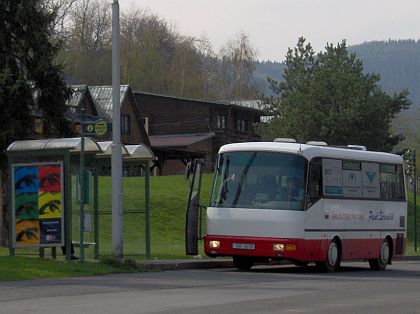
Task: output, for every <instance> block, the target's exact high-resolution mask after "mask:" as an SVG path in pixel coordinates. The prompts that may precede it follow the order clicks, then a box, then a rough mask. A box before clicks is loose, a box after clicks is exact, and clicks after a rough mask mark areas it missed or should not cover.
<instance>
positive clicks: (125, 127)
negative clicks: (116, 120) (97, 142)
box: [121, 114, 130, 134]
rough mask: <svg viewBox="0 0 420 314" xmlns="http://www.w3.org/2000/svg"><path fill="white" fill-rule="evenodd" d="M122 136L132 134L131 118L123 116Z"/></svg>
mask: <svg viewBox="0 0 420 314" xmlns="http://www.w3.org/2000/svg"><path fill="white" fill-rule="evenodd" d="M121 134H130V116H129V115H126V114H122V115H121Z"/></svg>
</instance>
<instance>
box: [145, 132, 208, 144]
mask: <svg viewBox="0 0 420 314" xmlns="http://www.w3.org/2000/svg"><path fill="white" fill-rule="evenodd" d="M215 135H216V134H215V133H213V132H212V133H199V134H170V135H155V136H149V140H150V145H151V146H153V147H183V146H190V145H193V144H196V143H199V142H202V141H205V140H207V139H209V138H212V137H213V136H215Z"/></svg>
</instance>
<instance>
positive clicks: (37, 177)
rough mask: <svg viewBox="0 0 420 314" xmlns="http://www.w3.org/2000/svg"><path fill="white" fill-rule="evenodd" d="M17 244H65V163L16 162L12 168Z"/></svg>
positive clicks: (15, 240)
mask: <svg viewBox="0 0 420 314" xmlns="http://www.w3.org/2000/svg"><path fill="white" fill-rule="evenodd" d="M12 182H13V184H12V189H13V190H12V196H13V198H12V205H13V213H12V215H13V219H14V224H13V225H14V227H15V228H14V229H15V230H14V231H15V232H14V234H15V238H14V244H15V247H18V246H57V245H63V231H64V213H63V165H62V163H61V162H53V163H51V162H50V163H38V164H14V165H13V172H12Z"/></svg>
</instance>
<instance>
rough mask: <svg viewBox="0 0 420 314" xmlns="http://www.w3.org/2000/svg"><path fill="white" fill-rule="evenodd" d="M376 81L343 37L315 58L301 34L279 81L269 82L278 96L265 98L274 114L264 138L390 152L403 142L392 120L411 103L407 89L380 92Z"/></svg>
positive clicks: (288, 54)
mask: <svg viewBox="0 0 420 314" xmlns="http://www.w3.org/2000/svg"><path fill="white" fill-rule="evenodd" d="M379 80H380V78H379V75H376V74H365V73H364V72H363V63H362V61H361V60H359V59H357V58H356V55H355V54H349V52H348V50H347V46H346V42H345V41H343V42H341V43H338V44H337V46H334V45H332V44H327V46H326V47H325V51H324V52H320V53H318V54H317V55H316V56H315V54H314V52H313V49H312V46H311V45H310V44H306V43H305V39H304V38H299V40H298V43H297V46H296V47H295V48H294V49H289V51H288V53H287V55H286V68H285V71H284V74H283V81H275V80H271V81H270V85H271V89H272V90H273V92H274V93H275V94H276V95H277V96H276V97H271V98H265V99H264V100H263V103H267V104H268V105H269V108H270V109H271V111H272V114H273V116H274V117H273V119H272V120H271V121H270V123H269V125H267V126H266V127H265V128H264V136H273V135H275V136H277V137H293V138H295V139H297V140H298V141H299V142H306V141H309V140H322V141H326V142H327V143H328V144H330V145H345V144H359V145H365V146H367V147H368V148H369V149H371V150H384V151H390V150H391V149H392V148H393V147H394V146H395V145H396V144H397V143H398V142H399V141H401V140H402V137H401V135H394V134H393V133H392V128H391V127H392V121H393V120H394V118H395V117H396V115H397V114H398V113H399V112H400V111H401V110H402V109H407V108H408V107H409V106H410V101H409V100H408V98H407V95H408V92H407V91H402V92H400V93H395V94H393V95H388V94H386V93H385V92H383V91H382V90H381V88H380V87H379V84H378V82H379ZM273 137H274V136H273Z"/></svg>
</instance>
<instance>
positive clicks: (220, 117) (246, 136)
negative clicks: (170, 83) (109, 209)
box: [134, 92, 264, 174]
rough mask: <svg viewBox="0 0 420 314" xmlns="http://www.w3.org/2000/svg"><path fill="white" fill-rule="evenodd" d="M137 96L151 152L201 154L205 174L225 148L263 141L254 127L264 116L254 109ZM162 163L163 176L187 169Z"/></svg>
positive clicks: (148, 95) (224, 104) (181, 165)
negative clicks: (221, 149) (152, 149)
mask: <svg viewBox="0 0 420 314" xmlns="http://www.w3.org/2000/svg"><path fill="white" fill-rule="evenodd" d="M134 95H135V99H136V101H137V104H138V105H139V108H140V113H141V115H142V117H143V119H144V125H145V128H146V132H147V133H148V135H149V140H150V144H151V146H152V148H154V149H155V148H166V149H176V150H178V151H185V152H190V153H193V152H195V153H201V154H203V155H204V160H205V170H206V171H212V170H213V165H214V161H215V159H216V155H217V152H218V150H219V148H220V147H221V146H222V145H224V144H228V143H237V142H249V141H259V140H260V137H259V136H258V135H257V133H256V130H255V128H254V126H255V124H256V123H259V122H260V118H261V116H263V115H264V112H263V111H262V110H260V109H257V108H255V107H251V106H243V105H240V104H231V103H223V102H212V101H200V100H193V99H185V98H177V97H170V96H162V95H155V94H149V93H142V92H135V93H134ZM155 154H157V153H156V152H155ZM157 155H159V154H157ZM163 158H164V157H163ZM162 162H164V163H165V164H164V165H162V166H163V173H164V174H174V173H180V172H182V171H183V169H184V168H185V165H184V164H185V160H183V162H182V163H180V162H179V160H176V159H171V160H163V161H162Z"/></svg>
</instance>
